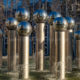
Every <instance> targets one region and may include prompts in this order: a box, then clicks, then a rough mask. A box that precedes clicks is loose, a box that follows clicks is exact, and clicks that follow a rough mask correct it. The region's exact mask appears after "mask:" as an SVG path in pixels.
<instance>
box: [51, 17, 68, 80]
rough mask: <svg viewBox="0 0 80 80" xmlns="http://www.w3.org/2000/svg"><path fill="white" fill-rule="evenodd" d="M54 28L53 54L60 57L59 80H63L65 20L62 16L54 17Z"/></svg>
mask: <svg viewBox="0 0 80 80" xmlns="http://www.w3.org/2000/svg"><path fill="white" fill-rule="evenodd" d="M53 23H54V24H53V25H54V26H53V27H54V29H55V39H56V40H55V49H56V50H55V54H56V55H58V56H59V57H58V59H60V80H65V54H66V47H65V45H66V44H65V43H66V30H67V21H66V20H65V19H64V18H63V17H59V18H56V19H54V21H53Z"/></svg>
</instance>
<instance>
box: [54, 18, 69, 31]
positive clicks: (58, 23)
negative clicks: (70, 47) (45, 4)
mask: <svg viewBox="0 0 80 80" xmlns="http://www.w3.org/2000/svg"><path fill="white" fill-rule="evenodd" d="M67 27H68V23H67V20H66V19H65V18H63V17H58V18H56V19H54V21H53V28H54V29H55V30H59V31H63V30H67Z"/></svg>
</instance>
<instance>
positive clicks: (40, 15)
mask: <svg viewBox="0 0 80 80" xmlns="http://www.w3.org/2000/svg"><path fill="white" fill-rule="evenodd" d="M33 19H34V21H36V22H37V23H43V22H46V21H47V19H48V15H47V12H46V11H45V10H42V9H40V10H36V11H35V12H34V14H33Z"/></svg>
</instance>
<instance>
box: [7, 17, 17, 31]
mask: <svg viewBox="0 0 80 80" xmlns="http://www.w3.org/2000/svg"><path fill="white" fill-rule="evenodd" d="M17 25H18V21H17V20H16V19H14V18H12V17H10V18H8V19H7V20H6V26H7V28H8V29H9V30H15V29H17Z"/></svg>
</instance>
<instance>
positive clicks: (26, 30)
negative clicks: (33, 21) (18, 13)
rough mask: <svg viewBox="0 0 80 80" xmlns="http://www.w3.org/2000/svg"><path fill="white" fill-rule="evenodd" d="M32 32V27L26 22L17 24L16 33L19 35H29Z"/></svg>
mask: <svg viewBox="0 0 80 80" xmlns="http://www.w3.org/2000/svg"><path fill="white" fill-rule="evenodd" d="M31 32H32V27H31V25H30V23H28V22H25V21H23V22H20V23H19V24H18V33H19V35H20V36H29V35H30V34H31Z"/></svg>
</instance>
